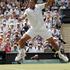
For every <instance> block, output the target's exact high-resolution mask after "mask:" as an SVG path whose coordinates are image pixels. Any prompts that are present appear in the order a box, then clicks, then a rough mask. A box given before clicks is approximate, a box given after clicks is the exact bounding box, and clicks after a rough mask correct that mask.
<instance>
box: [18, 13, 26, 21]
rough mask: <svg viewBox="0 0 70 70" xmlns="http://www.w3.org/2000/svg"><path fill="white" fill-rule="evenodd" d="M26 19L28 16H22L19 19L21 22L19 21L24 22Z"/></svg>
mask: <svg viewBox="0 0 70 70" xmlns="http://www.w3.org/2000/svg"><path fill="white" fill-rule="evenodd" d="M26 17H27V15H26V14H25V15H22V16H20V17H19V18H18V20H19V21H22V20H24V19H25V18H26Z"/></svg>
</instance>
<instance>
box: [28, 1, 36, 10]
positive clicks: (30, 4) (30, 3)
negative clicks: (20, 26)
mask: <svg viewBox="0 0 70 70" xmlns="http://www.w3.org/2000/svg"><path fill="white" fill-rule="evenodd" d="M35 4H36V3H35V0H29V7H30V8H31V9H34V8H35Z"/></svg>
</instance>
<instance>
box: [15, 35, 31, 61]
mask: <svg viewBox="0 0 70 70" xmlns="http://www.w3.org/2000/svg"><path fill="white" fill-rule="evenodd" d="M29 39H31V37H30V36H29V35H27V34H24V35H23V36H22V37H21V39H20V40H19V41H18V46H19V51H18V54H17V56H16V58H15V61H17V62H18V61H20V60H21V59H23V60H24V59H25V56H26V51H25V49H24V46H25V43H26V41H27V40H29Z"/></svg>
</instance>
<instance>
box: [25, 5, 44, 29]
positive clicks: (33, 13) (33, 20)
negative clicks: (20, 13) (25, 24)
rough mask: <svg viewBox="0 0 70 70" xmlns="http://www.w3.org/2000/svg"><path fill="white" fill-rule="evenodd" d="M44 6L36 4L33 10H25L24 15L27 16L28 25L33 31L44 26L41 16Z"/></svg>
mask: <svg viewBox="0 0 70 70" xmlns="http://www.w3.org/2000/svg"><path fill="white" fill-rule="evenodd" d="M44 6H45V4H36V5H35V9H34V10H32V9H30V8H27V9H26V10H25V13H24V15H25V14H26V15H27V18H28V20H29V23H30V25H31V26H32V27H33V28H34V29H38V28H39V29H40V28H41V27H43V26H44V20H43V15H42V9H43V8H44Z"/></svg>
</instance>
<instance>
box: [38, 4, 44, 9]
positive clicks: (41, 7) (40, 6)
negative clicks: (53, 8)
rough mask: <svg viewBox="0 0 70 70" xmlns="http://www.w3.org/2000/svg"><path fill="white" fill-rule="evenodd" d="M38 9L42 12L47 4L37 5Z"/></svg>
mask: <svg viewBox="0 0 70 70" xmlns="http://www.w3.org/2000/svg"><path fill="white" fill-rule="evenodd" d="M37 7H38V8H40V9H41V10H42V9H44V8H45V3H43V4H37Z"/></svg>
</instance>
